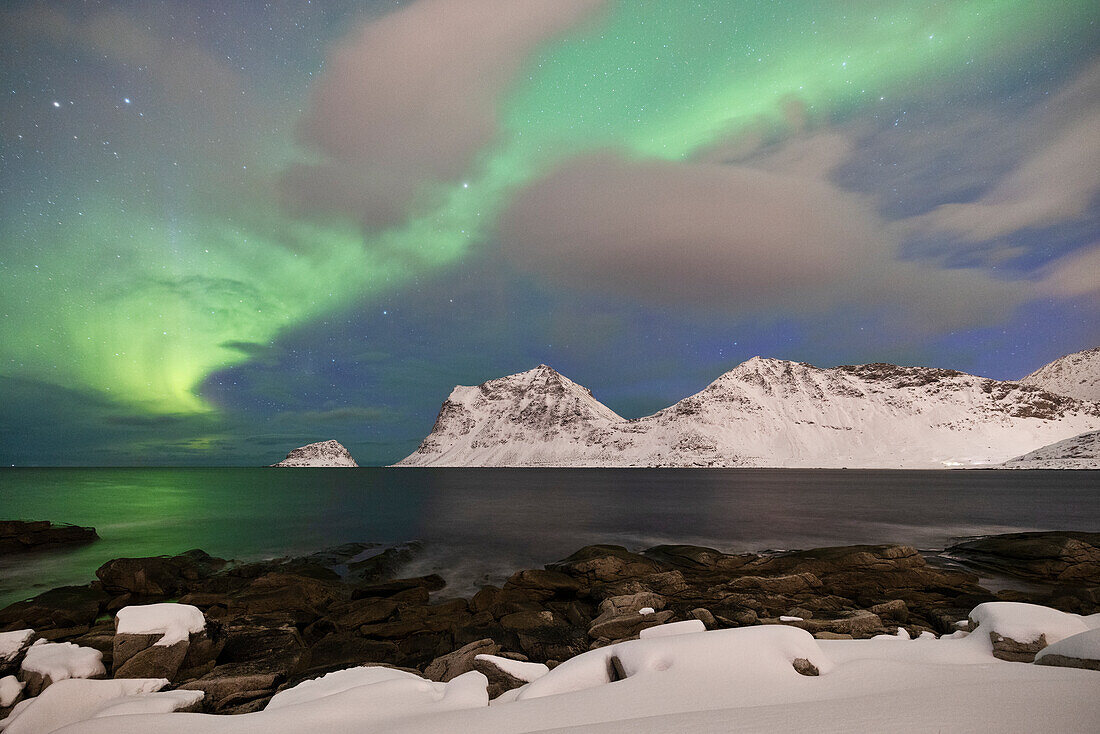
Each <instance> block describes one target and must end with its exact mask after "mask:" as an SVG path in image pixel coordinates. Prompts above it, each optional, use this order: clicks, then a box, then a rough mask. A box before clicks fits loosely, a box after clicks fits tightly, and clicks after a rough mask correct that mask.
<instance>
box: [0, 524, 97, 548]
mask: <svg viewBox="0 0 1100 734" xmlns="http://www.w3.org/2000/svg"><path fill="white" fill-rule="evenodd" d="M96 540H99V535H97V534H96V531H95V528H89V527H81V526H79V525H66V524H57V525H55V524H54V523H51V522H50V521H49V520H32V521H23V520H0V553H25V552H28V551H36V550H44V549H47V548H57V547H59V546H64V545H83V544H85V543H91V542H93V541H96Z"/></svg>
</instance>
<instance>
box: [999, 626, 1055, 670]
mask: <svg viewBox="0 0 1100 734" xmlns="http://www.w3.org/2000/svg"><path fill="white" fill-rule="evenodd" d="M989 641H990V642H992V643H993V657H995V658H1000V659H1001V660H1007V661H1009V662H1010V663H1030V662H1032V661H1034V660H1035V653H1037V652H1039V651H1040V650H1042V649H1043V648H1044V647H1046V646H1047V637H1046V635H1039V639H1037V640H1031V641H1030V642H1019V641H1017V640H1014V639H1012V638H1011V637H1004V636H1003V635H1001V634H1000V633H998V632H990V633H989Z"/></svg>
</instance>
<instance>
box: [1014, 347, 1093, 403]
mask: <svg viewBox="0 0 1100 734" xmlns="http://www.w3.org/2000/svg"><path fill="white" fill-rule="evenodd" d="M1020 382H1021V383H1022V384H1024V385H1032V386H1034V387H1038V388H1042V389H1043V390H1046V391H1047V392H1052V393H1056V394H1058V395H1066V396H1069V397H1071V398H1077V399H1078V400H1088V401H1090V402H1100V347H1093V348H1092V349H1085V350H1084V351H1080V352H1074V353H1073V354H1067V355H1065V356H1063V357H1059V358H1058V359H1056V360H1054V361H1053V362H1051V363H1050V364H1047V365H1043V366H1042V367H1040V368H1039V369H1037V370H1035V371H1034V372H1032V373H1031V374H1030V375H1028V376H1027V377H1025V378H1023V379H1022V380H1020Z"/></svg>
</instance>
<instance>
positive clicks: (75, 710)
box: [0, 678, 202, 734]
mask: <svg viewBox="0 0 1100 734" xmlns="http://www.w3.org/2000/svg"><path fill="white" fill-rule="evenodd" d="M166 685H168V681H166V680H157V679H151V678H126V679H120V680H79V679H71V680H63V681H59V682H57V683H55V684H54V685H52V686H50V687H49V688H47V689H46V690H45V691H43V692H42V695H40V696H38V697H37V698H29V699H27V700H25V701H23V702H21V703H20V704H19V705H18V706H17V707H16V708H15V709H14V710H13V711H12V712H11V715H9V716H8V718H7V719H5V720H4V722H0V724H2V725H3V731H4V734H44V733H45V732H52V731H56V730H58V729H61V728H62V727H65V726H68V725H69V724H75V723H77V722H81V721H87V720H89V719H96V718H100V717H107V716H119V715H122V714H166V713H171V712H173V711H177V710H179V709H182V708H187V707H189V706H192V705H194V704H195V703H197V702H198V701H199V700H201V699H202V692H201V691H166V692H161V693H158V692H157V691H160V689H161V688H163V687H164V686H166ZM149 731H152V730H151V729H150V730H149Z"/></svg>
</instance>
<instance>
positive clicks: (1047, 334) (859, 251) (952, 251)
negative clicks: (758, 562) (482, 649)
mask: <svg viewBox="0 0 1100 734" xmlns="http://www.w3.org/2000/svg"><path fill="white" fill-rule="evenodd" d="M0 56H2V63H0V78H2V82H3V84H2V87H0V92H2V93H3V108H2V116H0V207H2V214H0V228H2V232H0V463H3V464H5V465H7V464H16V465H53V464H65V465H74V464H75V465H129V464H143V465H169V464H210V465H227V464H228V465H257V464H264V463H271V462H273V461H277V460H278V459H280V458H282V457H283V455H285V453H286V452H287V451H288V450H289V449H291V448H293V447H295V446H298V445H301V444H304V443H309V442H312V441H318V440H324V439H329V438H335V439H337V440H339V441H340V442H342V443H343V444H344V445H345V446H347V447H348V448H349V450H350V451H351V453H352V454H353V455H354V456H355V457H356V459H357V460H358V461H359V462H360V463H361V464H369V463H385V462H391V461H395V460H397V459H399V458H401V457H402V456H404V455H405V454H407V453H408V452H410V451H411V450H413V449H414V448H415V447H416V445H417V443H418V442H419V440H420V439H421V438H422V437H423V436H424V435H426V434H427V433H428V431H429V430H430V429H431V426H432V422H433V420H434V418H435V414H436V412H437V410H438V408H439V405H440V403H441V402H442V401H443V399H444V398H445V397H446V396H447V394H448V392H449V391H450V389H451V388H452V387H453V386H454V385H455V384H477V383H480V382H482V381H484V380H487V379H490V378H493V377H498V376H501V375H505V374H509V373H513V372H518V371H521V370H525V369H529V368H531V367H533V366H535V365H537V364H539V363H540V362H545V363H547V364H550V365H552V366H553V367H555V368H556V369H558V370H559V371H561V372H563V373H564V374H566V375H567V376H569V377H571V378H572V379H574V380H575V381H577V382H579V383H581V384H583V385H585V386H587V387H589V388H591V389H592V390H593V392H594V394H595V395H596V397H597V398H598V399H600V400H601V401H602V402H604V403H606V404H607V405H608V406H610V407H611V408H612V409H614V410H616V411H618V412H619V413H620V414H622V415H625V416H627V417H636V416H640V415H644V414H647V413H649V412H652V411H654V410H657V409H659V408H661V407H664V406H666V405H669V404H671V403H673V402H675V401H676V400H678V399H680V398H682V397H684V396H686V395H688V394H690V393H692V392H695V391H697V390H699V389H701V388H702V387H704V386H705V385H706V384H707V383H708V382H710V381H711V380H713V379H714V378H715V377H717V376H718V375H719V374H721V373H722V372H724V371H726V370H728V369H730V368H732V367H733V366H735V365H736V364H738V363H739V362H741V361H743V360H745V359H748V358H749V357H752V356H754V355H757V354H760V355H764V356H770V357H778V358H784V359H793V360H799V361H806V362H811V363H813V364H816V365H819V366H823V367H824V366H833V365H837V364H851V363H864V362H878V361H890V362H898V363H903V364H917V365H929V366H937V367H949V368H954V369H961V370H965V371H967V372H972V373H976V374H980V375H984V376H989V377H995V378H999V379H1011V378H1018V377H1021V376H1023V375H1024V374H1026V373H1028V372H1030V371H1031V370H1033V369H1035V368H1037V367H1039V366H1040V365H1042V364H1044V363H1046V362H1049V361H1051V360H1052V359H1054V358H1056V357H1059V356H1061V355H1062V354H1065V353H1068V352H1073V351H1078V350H1080V349H1085V348H1088V347H1093V346H1097V345H1098V344H1100V6H1097V4H1096V2H1095V0H1081V1H1079V2H1073V1H1070V0H1064V1H1056V2H1035V1H1034V0H983V1H978V2H975V1H973V0H943V1H942V2H917V1H914V0H901V1H883V2H849V3H824V2H762V1H760V2H748V1H744V0H730V1H728V2H722V1H720V0H712V1H711V2H688V1H687V0H618V1H616V0H414V1H412V2H397V1H396V0H386V1H384V2H383V1H376V2H356V3H339V2H312V3H311V2H307V1H306V0H300V1H298V2H285V3H259V2H239V3H238V2H233V3H230V2H222V1H220V0H209V1H208V2H196V1H194V0H186V1H184V0H179V1H178V2H48V3H47V2H41V3H22V2H10V1H9V2H5V3H3V5H2V6H0Z"/></svg>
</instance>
